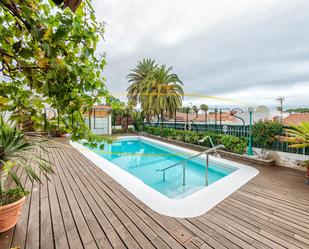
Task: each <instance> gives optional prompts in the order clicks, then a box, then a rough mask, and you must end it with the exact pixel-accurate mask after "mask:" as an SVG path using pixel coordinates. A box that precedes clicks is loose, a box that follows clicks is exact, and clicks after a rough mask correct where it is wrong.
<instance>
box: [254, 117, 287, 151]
mask: <svg viewBox="0 0 309 249" xmlns="http://www.w3.org/2000/svg"><path fill="white" fill-rule="evenodd" d="M282 133H283V125H282V124H281V123H279V122H274V121H259V122H257V123H255V124H254V125H252V139H253V143H254V145H255V146H258V147H260V148H263V149H271V146H272V144H273V142H274V141H275V140H276V138H275V136H277V135H282Z"/></svg>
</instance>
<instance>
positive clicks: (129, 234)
mask: <svg viewBox="0 0 309 249" xmlns="http://www.w3.org/2000/svg"><path fill="white" fill-rule="evenodd" d="M48 157H49V158H50V160H51V161H52V162H53V163H54V168H55V171H56V174H55V175H54V176H52V178H51V181H50V182H45V184H44V185H43V186H38V185H37V184H34V185H33V186H32V185H31V182H30V181H29V180H27V179H26V178H25V177H22V181H24V182H25V183H26V185H27V188H28V189H32V193H31V195H30V196H29V197H28V198H27V202H26V204H25V206H24V207H23V212H22V215H21V216H20V219H19V222H18V224H17V226H16V227H15V228H14V229H11V230H10V231H8V232H6V233H3V234H1V235H0V248H1V249H7V248H10V247H14V246H20V247H21V248H27V249H39V248H41V249H52V248H59V249H66V248H71V249H79V248H103V249H105V248H132V249H136V248H143V249H144V248H160V249H161V248H176V249H177V248H229V249H231V248H246V249H247V248H309V186H305V185H304V184H303V181H304V173H302V172H298V171H295V170H291V169H287V168H279V167H267V166H259V165H254V167H256V168H257V169H258V170H259V171H260V174H259V175H258V176H257V177H255V178H254V179H253V180H251V181H250V182H249V183H247V184H246V185H245V186H243V187H242V188H240V189H239V190H238V191H236V192H235V193H233V194H232V195H231V196H229V197H228V198H226V199H225V200H224V201H223V202H221V203H220V204H218V205H217V206H216V207H215V208H213V209H212V210H211V211H209V212H208V213H206V214H204V215H203V216H200V217H196V218H192V219H175V218H170V217H166V216H163V215H160V214H158V213H156V212H154V211H152V210H151V209H150V208H149V207H147V206H145V204H143V203H142V202H141V201H139V200H138V199H136V198H135V197H134V196H133V195H132V194H131V193H130V192H128V191H127V190H126V189H124V188H123V187H122V186H121V185H119V184H118V183H117V182H115V181H114V180H113V179H112V178H110V177H109V176H107V175H106V174H105V173H104V172H103V171H101V170H100V169H99V168H97V167H96V166H95V165H93V164H92V163H91V162H89V161H88V160H87V159H86V158H85V157H83V156H82V155H81V154H80V153H79V152H78V151H76V150H75V149H73V148H72V147H70V146H69V145H66V144H61V145H59V146H58V148H52V149H50V153H49V155H48ZM18 174H21V175H22V174H23V172H18Z"/></svg>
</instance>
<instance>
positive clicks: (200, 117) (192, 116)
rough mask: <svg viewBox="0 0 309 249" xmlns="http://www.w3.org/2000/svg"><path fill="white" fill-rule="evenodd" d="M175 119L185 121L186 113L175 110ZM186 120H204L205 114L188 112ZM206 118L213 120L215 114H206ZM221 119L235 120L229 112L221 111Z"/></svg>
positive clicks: (218, 118) (218, 115) (218, 117)
mask: <svg viewBox="0 0 309 249" xmlns="http://www.w3.org/2000/svg"><path fill="white" fill-rule="evenodd" d="M176 120H177V121H185V120H187V114H186V113H182V112H177V114H176ZM188 120H193V121H195V122H205V114H204V113H203V114H199V115H198V116H197V117H196V115H195V114H193V113H189V114H188ZM207 120H215V114H207ZM217 120H218V121H219V120H220V114H219V113H218V114H217ZM221 120H222V121H228V122H233V121H235V120H236V118H235V117H234V116H232V115H231V114H230V113H222V116H221Z"/></svg>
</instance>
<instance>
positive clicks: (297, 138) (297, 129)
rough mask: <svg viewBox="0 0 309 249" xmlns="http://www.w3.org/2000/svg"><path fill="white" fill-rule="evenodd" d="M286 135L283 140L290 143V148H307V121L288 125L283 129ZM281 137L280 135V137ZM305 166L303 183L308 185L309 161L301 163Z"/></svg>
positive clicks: (308, 128) (308, 133) (308, 140)
mask: <svg viewBox="0 0 309 249" xmlns="http://www.w3.org/2000/svg"><path fill="white" fill-rule="evenodd" d="M285 134H286V137H284V138H283V140H285V141H287V142H288V143H290V144H291V145H290V146H289V147H291V148H304V149H305V148H308V147H309V122H303V123H300V124H299V125H293V124H291V125H290V128H288V129H285ZM280 138H281V139H282V137H280ZM302 165H304V166H305V167H307V174H306V176H305V177H306V178H305V183H306V184H307V185H309V161H304V162H303V164H302Z"/></svg>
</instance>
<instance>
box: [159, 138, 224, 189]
mask: <svg viewBox="0 0 309 249" xmlns="http://www.w3.org/2000/svg"><path fill="white" fill-rule="evenodd" d="M220 148H225V146H224V145H223V144H219V145H216V146H214V147H212V148H210V149H207V150H205V151H203V152H200V153H198V154H196V155H194V156H192V157H189V158H185V159H183V160H182V161H180V162H177V163H175V164H172V165H170V166H168V167H166V168H164V169H157V170H156V172H163V181H164V182H165V171H166V170H168V169H171V168H174V167H176V166H178V165H179V164H182V166H183V172H182V175H183V182H182V184H183V185H185V184H186V179H185V175H186V172H185V171H186V169H185V168H186V162H187V161H189V160H192V159H193V158H195V157H198V156H201V155H203V154H205V155H207V157H206V180H205V184H206V186H207V185H208V167H209V160H208V155H209V153H210V152H212V151H215V152H216V150H217V149H220Z"/></svg>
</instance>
